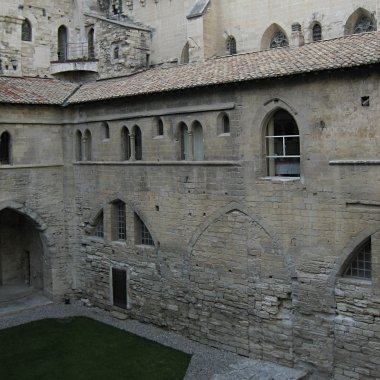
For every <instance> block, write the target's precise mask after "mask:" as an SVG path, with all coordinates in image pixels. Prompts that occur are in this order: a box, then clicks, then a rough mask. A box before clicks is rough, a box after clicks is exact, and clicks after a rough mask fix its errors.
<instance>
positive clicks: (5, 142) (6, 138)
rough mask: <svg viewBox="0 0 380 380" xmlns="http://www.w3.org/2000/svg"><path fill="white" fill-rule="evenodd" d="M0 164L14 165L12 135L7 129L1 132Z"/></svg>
mask: <svg viewBox="0 0 380 380" xmlns="http://www.w3.org/2000/svg"><path fill="white" fill-rule="evenodd" d="M0 165H12V135H11V133H10V132H9V131H7V130H5V131H3V132H1V134H0Z"/></svg>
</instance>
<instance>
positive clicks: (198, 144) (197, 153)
mask: <svg viewBox="0 0 380 380" xmlns="http://www.w3.org/2000/svg"><path fill="white" fill-rule="evenodd" d="M192 127H193V154H194V160H196V161H202V160H204V141H203V128H202V124H201V123H200V122H199V121H195V122H194V123H193V125H192Z"/></svg>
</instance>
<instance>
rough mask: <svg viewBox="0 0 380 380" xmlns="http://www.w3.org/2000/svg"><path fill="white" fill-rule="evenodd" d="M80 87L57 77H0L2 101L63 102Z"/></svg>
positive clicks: (53, 103)
mask: <svg viewBox="0 0 380 380" xmlns="http://www.w3.org/2000/svg"><path fill="white" fill-rule="evenodd" d="M78 87H79V86H78V84H74V83H71V82H66V81H61V80H56V79H45V78H28V77H22V78H16V77H0V103H16V104H52V105H57V104H62V103H63V102H64V101H65V99H66V98H68V97H69V96H70V95H71V94H72V93H73V91H75V89H77V88H78Z"/></svg>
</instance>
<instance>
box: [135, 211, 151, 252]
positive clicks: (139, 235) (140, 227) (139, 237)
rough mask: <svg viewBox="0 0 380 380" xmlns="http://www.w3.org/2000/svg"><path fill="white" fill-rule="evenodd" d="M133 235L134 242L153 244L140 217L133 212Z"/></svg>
mask: <svg viewBox="0 0 380 380" xmlns="http://www.w3.org/2000/svg"><path fill="white" fill-rule="evenodd" d="M135 234H136V235H135V237H136V239H135V240H136V244H142V245H154V241H153V238H152V235H151V234H150V232H149V230H148V228H147V226H146V225H145V223H144V222H143V221H142V220H141V218H140V217H139V216H138V215H137V214H136V213H135Z"/></svg>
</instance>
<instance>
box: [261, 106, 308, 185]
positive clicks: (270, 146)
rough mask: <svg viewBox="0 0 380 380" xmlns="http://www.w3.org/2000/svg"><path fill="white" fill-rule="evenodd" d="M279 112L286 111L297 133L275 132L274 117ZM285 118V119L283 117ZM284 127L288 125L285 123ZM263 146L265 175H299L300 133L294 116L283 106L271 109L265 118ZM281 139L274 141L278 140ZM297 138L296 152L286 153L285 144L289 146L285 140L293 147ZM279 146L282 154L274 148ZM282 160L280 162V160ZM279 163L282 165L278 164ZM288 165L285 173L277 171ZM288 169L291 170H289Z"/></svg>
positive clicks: (295, 176) (285, 176) (291, 176)
mask: <svg viewBox="0 0 380 380" xmlns="http://www.w3.org/2000/svg"><path fill="white" fill-rule="evenodd" d="M279 113H284V114H285V113H286V114H287V117H289V121H293V122H294V125H293V127H296V128H297V131H298V134H293V133H292V134H287V133H281V134H276V132H275V131H274V128H275V125H274V122H275V117H276V115H278V114H279ZM284 120H285V119H284ZM285 127H288V125H286V126H285ZM269 129H272V131H269ZM263 136H264V141H263V147H264V156H265V173H266V176H267V177H269V178H293V179H298V178H300V177H301V144H300V140H301V135H300V130H299V126H298V123H297V121H296V120H295V118H294V116H293V115H292V114H291V113H290V112H289V111H287V110H286V109H284V108H281V107H279V108H276V109H275V110H273V111H272V112H271V113H270V114H269V115H268V117H267V118H266V122H265V123H264V130H263ZM279 139H281V141H280V142H279V141H277V144H276V141H275V140H279ZM297 139H298V145H297V146H298V154H287V153H288V150H287V145H288V146H289V142H288V143H286V141H287V140H288V141H289V140H290V143H292V144H293V148H294V145H295V142H296V140H297ZM279 147H282V149H281V150H282V154H280V155H279V154H277V153H276V152H275V150H276V149H277V148H279ZM281 161H282V162H281ZM278 162H279V163H280V164H283V165H279V164H278ZM286 167H288V172H287V173H284V172H282V173H279V172H278V170H281V171H283V170H284V169H286ZM289 170H290V171H291V172H289Z"/></svg>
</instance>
